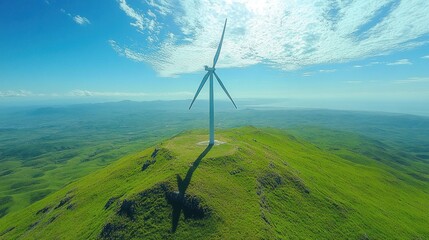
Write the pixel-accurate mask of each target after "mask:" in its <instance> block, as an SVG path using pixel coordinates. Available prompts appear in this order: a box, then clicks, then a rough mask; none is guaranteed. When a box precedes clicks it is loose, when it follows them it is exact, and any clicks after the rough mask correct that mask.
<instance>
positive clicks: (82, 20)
mask: <svg viewBox="0 0 429 240" xmlns="http://www.w3.org/2000/svg"><path fill="white" fill-rule="evenodd" d="M73 21H75V23H77V24H79V25H87V24H91V22H90V21H89V20H88V18H86V17H82V16H80V15H76V16H74V17H73Z"/></svg>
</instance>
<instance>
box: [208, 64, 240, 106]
mask: <svg viewBox="0 0 429 240" xmlns="http://www.w3.org/2000/svg"><path fill="white" fill-rule="evenodd" d="M213 73H214V75H215V77H216V79H217V81H218V82H219V84H220V86H221V87H222V88H223V90H224V91H225V93H226V95H227V96H228V97H229V99H230V100H231V102H232V104H234V107H235V108H237V105H235V102H234V100H232V97H231V95H229V93H228V91H227V90H226V88H225V86H224V85H223V83H222V81H221V80H220V78H219V76H218V75H217V74H216V73H215V72H213Z"/></svg>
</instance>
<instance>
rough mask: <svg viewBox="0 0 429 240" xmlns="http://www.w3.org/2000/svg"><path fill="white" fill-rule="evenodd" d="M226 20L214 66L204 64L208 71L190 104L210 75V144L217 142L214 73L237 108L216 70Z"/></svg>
mask: <svg viewBox="0 0 429 240" xmlns="http://www.w3.org/2000/svg"><path fill="white" fill-rule="evenodd" d="M226 22H227V19H225V25H224V26H223V32H222V37H221V38H220V42H219V46H218V47H217V51H216V55H215V56H214V59H213V67H208V66H207V65H206V66H204V69H205V70H206V71H207V73H206V75H204V77H203V80H202V81H201V84H200V86H199V87H198V90H197V92H196V93H195V96H194V99H193V100H192V102H191V105H190V106H189V109H191V107H192V104H194V102H195V99H196V98H197V97H198V94H200V91H201V89H202V88H203V87H204V84H205V83H206V82H207V79H208V78H209V77H210V121H209V125H210V138H209V145H213V144H214V143H215V140H214V102H213V98H214V96H213V95H214V94H213V75H214V76H215V77H216V79H217V81H218V83H219V85H220V86H221V87H222V89H223V90H224V91H225V93H226V95H227V96H228V97H229V99H230V100H231V102H232V104H234V107H235V108H237V106H236V105H235V103H234V100H232V98H231V95H229V93H228V91H227V90H226V88H225V85H223V83H222V81H221V80H220V78H219V76H218V75H217V74H216V72H215V71H216V68H215V66H216V63H217V60H218V59H219V55H220V49H221V48H222V42H223V36H224V35H225V28H226Z"/></svg>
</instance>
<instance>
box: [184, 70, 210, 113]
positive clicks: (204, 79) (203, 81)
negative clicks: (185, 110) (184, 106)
mask: <svg viewBox="0 0 429 240" xmlns="http://www.w3.org/2000/svg"><path fill="white" fill-rule="evenodd" d="M209 75H210V72H207V73H206V75H205V76H204V77H203V80H202V81H201V83H200V86H199V87H198V90H197V92H196V93H195V97H194V99H193V100H192V102H191V105H190V106H189V109H191V107H192V104H194V102H195V99H197V97H198V94H200V91H201V89H202V88H203V87H204V84H205V83H206V82H207V78H208V77H209Z"/></svg>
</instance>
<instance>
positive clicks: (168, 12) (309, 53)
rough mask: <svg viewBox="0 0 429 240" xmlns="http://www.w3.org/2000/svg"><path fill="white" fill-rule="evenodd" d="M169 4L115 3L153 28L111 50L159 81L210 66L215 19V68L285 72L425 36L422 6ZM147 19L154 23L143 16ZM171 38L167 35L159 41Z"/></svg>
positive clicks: (262, 1) (418, 2)
mask: <svg viewBox="0 0 429 240" xmlns="http://www.w3.org/2000/svg"><path fill="white" fill-rule="evenodd" d="M175 3H176V4H175V5H173V4H171V3H168V1H166V0H146V1H145V2H143V3H142V4H141V5H139V4H138V3H133V4H134V5H133V6H132V7H131V6H130V5H129V4H127V2H125V0H119V6H120V8H121V9H122V10H123V11H124V12H125V13H126V14H127V15H128V16H129V17H131V18H132V19H133V22H131V24H132V25H133V26H134V27H136V28H138V29H139V30H142V29H145V31H150V27H149V26H150V24H149V20H153V23H152V25H153V27H152V28H153V29H154V30H153V31H152V32H151V33H150V34H152V35H150V37H151V38H148V36H147V35H146V36H142V39H133V40H131V41H130V42H129V43H127V42H124V43H120V44H117V48H116V50H118V49H121V50H120V51H118V52H119V53H123V52H125V51H127V52H128V54H124V55H125V56H127V57H130V58H132V59H134V60H137V61H143V62H146V63H149V64H150V65H152V66H153V68H154V69H155V70H156V71H157V72H158V73H159V74H160V75H161V76H174V75H178V74H183V73H190V72H195V71H200V70H201V69H202V65H204V64H210V62H212V58H213V54H214V52H215V51H216V46H217V43H218V41H219V37H220V36H219V35H220V33H221V31H222V27H223V20H224V19H225V18H228V25H227V29H226V33H225V41H224V45H223V49H222V56H221V58H220V59H219V63H218V67H219V68H227V67H244V66H249V65H254V64H258V63H263V64H268V65H270V66H272V67H274V68H278V69H283V70H293V69H298V68H301V67H303V66H308V65H316V64H327V63H329V64H331V63H343V62H349V61H354V60H357V59H364V58H368V57H372V56H379V55H385V54H389V53H391V52H395V51H401V50H405V49H410V48H414V47H417V46H421V45H423V44H425V43H426V42H425V40H424V39H423V38H421V37H422V36H426V35H427V34H428V33H429V28H428V27H427V24H426V23H427V22H429V14H427V10H428V9H429V1H427V0H409V1H400V2H399V1H397V2H395V4H392V1H391V0H381V1H366V0H356V1H334V3H335V4H333V1H319V2H318V4H314V2H312V1H295V0H259V1H255V0H239V1H232V0H204V1H178V2H175ZM138 9H145V10H144V11H140V10H138ZM147 9H150V10H151V13H149V12H148V11H147ZM178 12H180V14H177V13H178ZM143 13H147V14H145V15H143ZM174 13H176V14H174ZM154 14H156V16H155V17H156V19H155V17H151V16H150V15H154ZM172 14H174V16H173V15H172ZM149 18H151V19H149ZM146 19H147V20H146ZM163 20H164V21H163ZM171 33H174V34H173V37H171V38H169V37H166V36H169V35H170V34H171ZM150 39H155V41H153V42H154V43H156V44H154V45H153V46H152V47H150V48H144V47H143V45H142V46H137V47H135V46H133V43H135V42H137V41H142V40H144V41H146V43H145V45H147V44H148V43H149V42H150ZM131 46H133V47H131ZM125 49H127V50H125ZM136 56H139V57H138V58H136ZM402 63H404V64H408V63H407V62H402Z"/></svg>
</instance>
